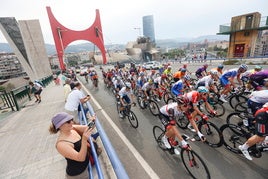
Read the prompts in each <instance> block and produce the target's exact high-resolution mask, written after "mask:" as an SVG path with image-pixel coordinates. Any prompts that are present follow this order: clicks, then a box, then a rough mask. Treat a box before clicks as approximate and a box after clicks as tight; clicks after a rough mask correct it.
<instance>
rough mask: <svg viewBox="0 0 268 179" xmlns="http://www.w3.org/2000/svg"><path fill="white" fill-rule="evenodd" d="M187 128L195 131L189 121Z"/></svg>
mask: <svg viewBox="0 0 268 179" xmlns="http://www.w3.org/2000/svg"><path fill="white" fill-rule="evenodd" d="M187 128H188V129H190V130H191V131H192V132H196V130H195V129H194V127H193V126H192V124H191V123H189V124H188V126H187Z"/></svg>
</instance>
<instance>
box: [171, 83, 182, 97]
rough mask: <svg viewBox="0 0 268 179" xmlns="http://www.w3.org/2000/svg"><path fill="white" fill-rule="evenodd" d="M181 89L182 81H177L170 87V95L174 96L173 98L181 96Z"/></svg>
mask: <svg viewBox="0 0 268 179" xmlns="http://www.w3.org/2000/svg"><path fill="white" fill-rule="evenodd" d="M183 87H184V84H183V81H182V80H179V81H177V82H176V83H174V84H173V86H172V87H171V92H172V94H174V95H175V96H178V95H181V94H182V89H183Z"/></svg>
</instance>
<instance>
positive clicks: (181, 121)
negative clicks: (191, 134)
mask: <svg viewBox="0 0 268 179" xmlns="http://www.w3.org/2000/svg"><path fill="white" fill-rule="evenodd" d="M175 120H176V123H177V126H179V128H181V129H187V126H188V124H189V120H188V118H187V117H186V116H185V115H183V114H182V115H179V116H176V118H175Z"/></svg>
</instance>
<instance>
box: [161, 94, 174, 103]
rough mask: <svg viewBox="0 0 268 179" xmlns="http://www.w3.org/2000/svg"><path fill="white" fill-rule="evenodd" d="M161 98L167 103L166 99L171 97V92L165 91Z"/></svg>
mask: <svg viewBox="0 0 268 179" xmlns="http://www.w3.org/2000/svg"><path fill="white" fill-rule="evenodd" d="M163 98H164V102H165V103H166V104H168V99H169V98H172V96H171V94H170V93H169V92H166V93H164V95H163Z"/></svg>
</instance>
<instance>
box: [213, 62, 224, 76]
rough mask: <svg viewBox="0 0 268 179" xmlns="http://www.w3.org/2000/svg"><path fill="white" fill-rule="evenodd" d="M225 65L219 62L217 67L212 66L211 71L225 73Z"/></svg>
mask: <svg viewBox="0 0 268 179" xmlns="http://www.w3.org/2000/svg"><path fill="white" fill-rule="evenodd" d="M223 68H224V66H223V65H222V64H219V65H218V67H217V68H212V69H211V70H210V71H217V72H218V73H219V74H220V75H221V74H222V73H223V71H222V70H223Z"/></svg>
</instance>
